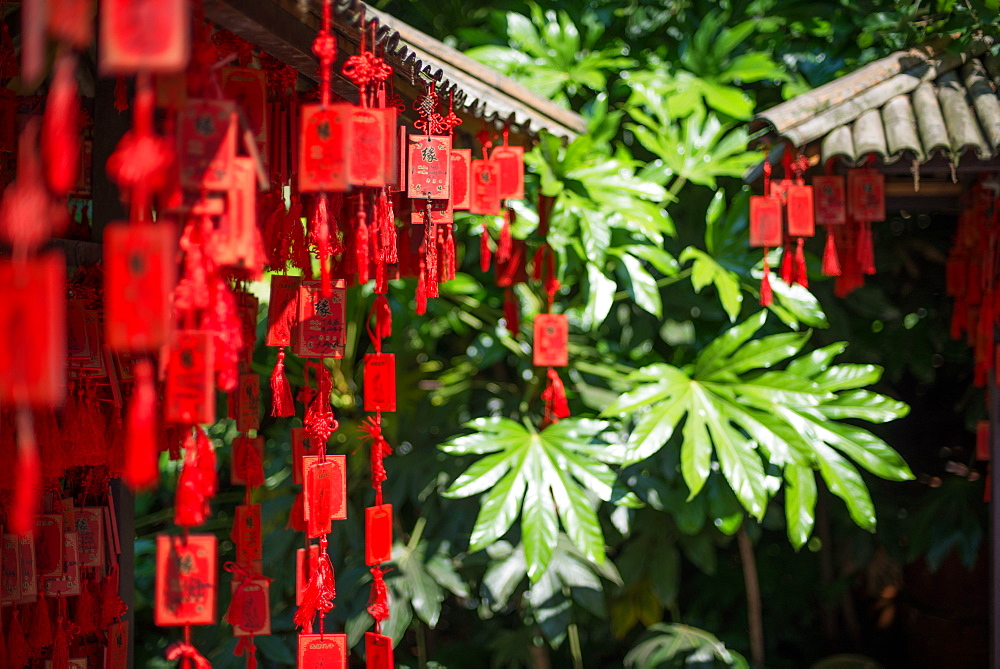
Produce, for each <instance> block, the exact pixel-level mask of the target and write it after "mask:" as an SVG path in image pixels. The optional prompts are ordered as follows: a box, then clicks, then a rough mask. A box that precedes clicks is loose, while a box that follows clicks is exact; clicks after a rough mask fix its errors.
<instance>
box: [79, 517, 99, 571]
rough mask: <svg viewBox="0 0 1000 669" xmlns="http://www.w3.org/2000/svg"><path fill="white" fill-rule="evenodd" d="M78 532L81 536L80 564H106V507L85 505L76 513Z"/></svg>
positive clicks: (94, 565) (90, 565) (91, 565)
mask: <svg viewBox="0 0 1000 669" xmlns="http://www.w3.org/2000/svg"><path fill="white" fill-rule="evenodd" d="M75 527H76V533H77V534H78V535H79V537H80V542H79V550H80V566H81V567H103V566H104V509H103V507H100V506H85V507H83V508H82V509H79V510H78V511H77V513H76V525H75Z"/></svg>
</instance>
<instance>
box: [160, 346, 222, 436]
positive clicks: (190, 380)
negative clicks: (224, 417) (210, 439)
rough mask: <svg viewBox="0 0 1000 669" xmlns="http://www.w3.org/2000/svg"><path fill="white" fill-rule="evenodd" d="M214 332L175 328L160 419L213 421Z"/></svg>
mask: <svg viewBox="0 0 1000 669" xmlns="http://www.w3.org/2000/svg"><path fill="white" fill-rule="evenodd" d="M214 374H215V335H214V334H212V333H211V332H198V331H194V330H184V331H182V332H178V333H177V336H176V338H175V340H174V344H173V346H172V347H171V349H170V363H169V367H168V369H167V383H166V397H165V400H164V419H165V420H166V421H167V422H168V423H185V424H192V423H212V422H214V421H215V388H214Z"/></svg>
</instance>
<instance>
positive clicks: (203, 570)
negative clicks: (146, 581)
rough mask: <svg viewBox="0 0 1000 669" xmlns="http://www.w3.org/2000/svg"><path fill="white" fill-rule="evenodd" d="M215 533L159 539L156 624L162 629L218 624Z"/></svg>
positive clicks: (157, 539)
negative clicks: (216, 611) (216, 621)
mask: <svg viewBox="0 0 1000 669" xmlns="http://www.w3.org/2000/svg"><path fill="white" fill-rule="evenodd" d="M216 553H217V549H216V539H215V535H214V534H189V535H187V536H186V537H178V536H167V535H165V534H161V535H159V536H157V537H156V610H155V618H156V624H157V625H159V626H160V627H173V626H179V625H211V624H213V623H214V622H215V592H216V584H217V574H216V568H217V565H216V559H217V558H216Z"/></svg>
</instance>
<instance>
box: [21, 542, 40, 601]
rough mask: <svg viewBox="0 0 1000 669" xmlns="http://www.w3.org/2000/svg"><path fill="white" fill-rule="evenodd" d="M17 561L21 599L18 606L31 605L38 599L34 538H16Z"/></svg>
mask: <svg viewBox="0 0 1000 669" xmlns="http://www.w3.org/2000/svg"><path fill="white" fill-rule="evenodd" d="M17 542H18V544H17V559H18V561H19V562H20V565H19V568H18V571H19V572H20V573H21V581H20V583H21V597H20V599H18V603H19V604H31V603H33V602H34V601H35V600H37V599H38V569H37V565H36V563H35V536H34V535H33V534H22V535H20V536H18V538H17Z"/></svg>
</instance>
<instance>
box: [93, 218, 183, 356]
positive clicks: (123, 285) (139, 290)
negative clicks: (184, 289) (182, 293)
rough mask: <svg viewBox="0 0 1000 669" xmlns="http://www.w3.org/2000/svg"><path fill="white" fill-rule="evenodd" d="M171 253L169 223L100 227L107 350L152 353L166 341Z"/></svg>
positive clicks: (172, 266) (173, 261)
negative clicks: (101, 228)
mask: <svg viewBox="0 0 1000 669" xmlns="http://www.w3.org/2000/svg"><path fill="white" fill-rule="evenodd" d="M176 256H177V237H176V230H175V228H174V226H173V224H171V223H159V222H158V223H144V224H142V225H129V224H128V223H113V224H111V225H109V226H108V227H107V228H105V229H104V309H105V312H104V328H105V329H104V333H105V337H106V340H107V345H108V348H110V349H111V350H112V351H137V352H138V351H154V350H156V349H158V348H159V347H161V346H163V344H164V343H166V341H167V339H168V338H169V336H170V329H171V324H172V322H173V318H172V309H171V307H172V300H171V292H172V291H173V289H174V284H175V283H176V280H177V259H176Z"/></svg>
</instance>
